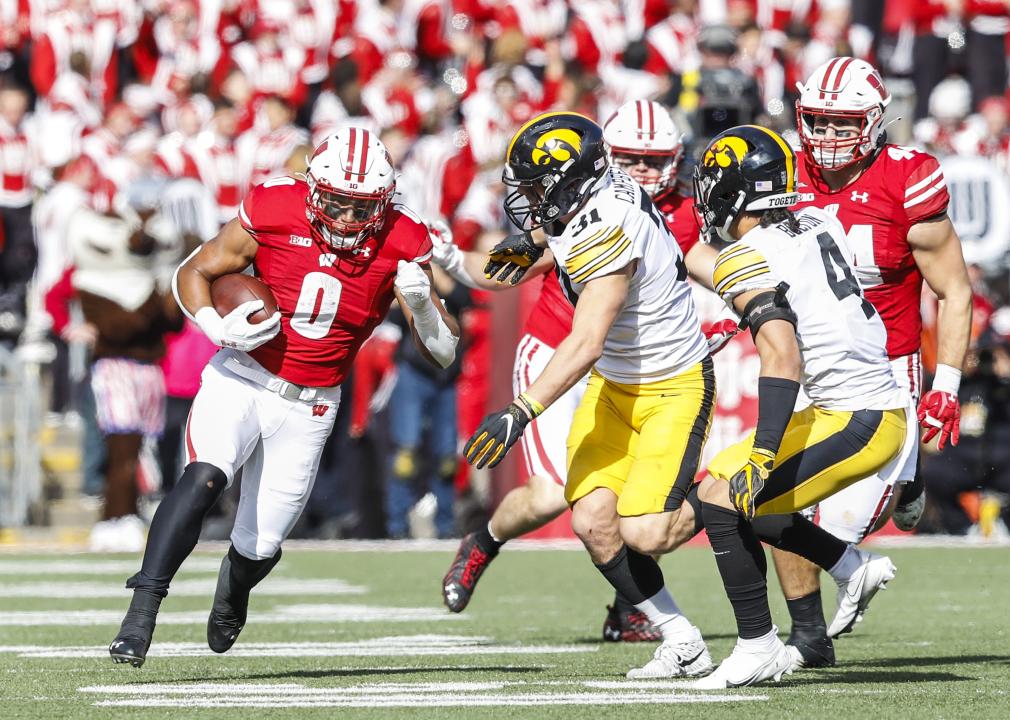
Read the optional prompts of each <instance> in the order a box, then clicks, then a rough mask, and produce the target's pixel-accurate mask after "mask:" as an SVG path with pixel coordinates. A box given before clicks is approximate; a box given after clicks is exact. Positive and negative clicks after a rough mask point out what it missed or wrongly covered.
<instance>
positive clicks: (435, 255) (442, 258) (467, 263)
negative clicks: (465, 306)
mask: <svg viewBox="0 0 1010 720" xmlns="http://www.w3.org/2000/svg"><path fill="white" fill-rule="evenodd" d="M429 229H431V242H432V254H431V259H432V261H433V262H434V263H435V264H436V265H438V266H439V267H440V268H442V269H443V270H445V271H446V272H447V273H449V275H450V276H451V277H452V279H453V280H455V281H456V282H458V283H462V284H463V285H466V286H467V287H468V288H471V289H474V290H507V289H509V288H511V287H514V286H513V285H510V284H507V283H501V282H499V281H498V280H495V279H492V278H490V277H487V276H485V274H484V266H485V265H486V264H487V261H488V255H487V253H486V252H483V251H480V250H461V249H460V248H459V246H458V245H456V244H455V243H454V242H453V239H452V233H451V232H449V229H448V227H444V225H443V227H439V228H432V227H429ZM553 268H554V256H553V255H552V254H551V251H550V250H546V251H544V254H543V255H542V256H541V258H540V259H539V260H538V261H537V262H536V263H534V264H533V266H531V267H530V268H529V269H528V270H527V271H526V273H525V274H524V275H523V276H522V277H521V279H520V282H525V281H526V280H530V279H532V278H535V277H538V276H540V275H543V274H544V273H545V272H547V271H548V270H552V269H553Z"/></svg>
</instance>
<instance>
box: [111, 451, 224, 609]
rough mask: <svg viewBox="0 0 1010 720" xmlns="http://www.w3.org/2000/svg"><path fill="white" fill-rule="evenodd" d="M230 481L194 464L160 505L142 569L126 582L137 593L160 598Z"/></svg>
mask: <svg viewBox="0 0 1010 720" xmlns="http://www.w3.org/2000/svg"><path fill="white" fill-rule="evenodd" d="M227 484H228V480H227V478H226V477H225V475H224V473H223V472H221V471H220V470H218V469H217V468H216V467H214V466H213V465H210V464H208V463H201V462H195V463H190V464H189V465H188V466H187V467H186V470H185V472H183V474H182V477H181V478H179V482H177V483H176V484H175V487H174V488H172V491H171V492H170V493H169V494H168V495H167V496H166V497H165V499H164V500H162V501H161V504H160V505H158V510H157V511H156V512H155V513H154V519H153V520H152V521H151V529H150V531H148V533H147V547H146V548H145V549H144V562H143V564H142V565H141V568H140V572H139V573H137V574H136V575H134V576H133V577H131V578H130V579H129V580H127V581H126V587H128V588H133V589H134V594H136V592H137V591H140V590H144V591H147V592H149V593H153V594H155V595H159V596H160V597H165V595H167V594H168V585H169V583H170V582H171V581H172V578H173V577H175V574H176V573H177V572H178V571H179V566H180V565H182V562H183V560H185V559H186V558H187V557H189V554H190V553H191V552H193V548H194V547H196V543H197V541H198V540H199V539H200V528H201V527H203V519H204V517H206V515H207V511H208V510H210V509H211V507H213V505H214V503H216V502H217V500H218V498H219V497H221V493H223V492H224V489H225V486H226V485H227Z"/></svg>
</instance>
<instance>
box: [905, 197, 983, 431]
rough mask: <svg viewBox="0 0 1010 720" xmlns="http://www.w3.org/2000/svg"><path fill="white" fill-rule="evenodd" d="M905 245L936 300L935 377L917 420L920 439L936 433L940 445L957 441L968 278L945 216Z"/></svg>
mask: <svg viewBox="0 0 1010 720" xmlns="http://www.w3.org/2000/svg"><path fill="white" fill-rule="evenodd" d="M908 244H909V246H910V247H911V248H912V257H913V258H914V259H915V264H916V265H917V266H918V267H919V272H921V273H922V277H923V279H925V281H926V284H927V285H928V286H929V289H930V290H932V291H933V292H934V293H936V296H937V298H939V301H940V302H939V311H938V313H937V319H936V325H937V338H938V340H937V357H936V359H937V366H936V377H935V378H934V379H933V387H932V388H931V389H930V391H929V392H928V393H926V394H925V395H923V397H922V401H921V402H920V403H919V421H920V423H922V426H923V427H924V428H925V429H926V433H925V435H924V436H923V441H925V442H929V441H930V440H932V439H933V436H934V435H936V434H937V432H939V433H940V441H939V447H940V448H941V449H942V448H943V446H944V445H945V444H946V442H947V439H948V438H949V439H950V440H951V442H953V444H955V445H957V441H958V434H959V432H958V421H959V419H960V409H959V407H958V400H957V391H958V388H959V387H960V384H961V369H962V367H963V366H964V356H965V354H966V353H967V352H968V341H969V339H970V336H971V311H972V303H971V282H970V281H969V280H968V270H967V268H966V267H965V264H964V256H963V255H962V254H961V240H960V238H958V236H957V231H956V230H955V229H954V225H953V224H952V223H951V222H950V218H948V217H947V216H946V215H943V216H942V217H940V218H938V219H935V220H932V221H925V222H920V223H916V224H915V225H913V226H912V227H911V228H909V231H908Z"/></svg>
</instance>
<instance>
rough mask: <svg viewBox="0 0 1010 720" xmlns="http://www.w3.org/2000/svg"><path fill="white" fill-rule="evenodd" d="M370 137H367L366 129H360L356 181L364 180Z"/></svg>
mask: <svg viewBox="0 0 1010 720" xmlns="http://www.w3.org/2000/svg"><path fill="white" fill-rule="evenodd" d="M370 140H371V138H369V137H368V131H367V130H362V131H361V165H359V166H358V182H365V170H366V169H367V168H366V167H365V164H366V163H367V162H368V143H369V141H370Z"/></svg>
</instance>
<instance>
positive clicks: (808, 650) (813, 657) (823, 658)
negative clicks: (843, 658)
mask: <svg viewBox="0 0 1010 720" xmlns="http://www.w3.org/2000/svg"><path fill="white" fill-rule="evenodd" d="M786 647H787V648H788V650H789V654H790V655H791V656H792V658H793V669H794V670H798V669H799V668H823V667H834V666H835V646H834V643H832V642H831V638H829V637H828V634H827V630H826V628H824V627H815V628H796V627H794V628H793V630H792V632H791V633H789V639H788V640H786Z"/></svg>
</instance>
